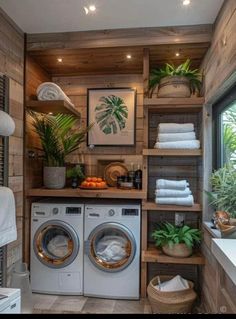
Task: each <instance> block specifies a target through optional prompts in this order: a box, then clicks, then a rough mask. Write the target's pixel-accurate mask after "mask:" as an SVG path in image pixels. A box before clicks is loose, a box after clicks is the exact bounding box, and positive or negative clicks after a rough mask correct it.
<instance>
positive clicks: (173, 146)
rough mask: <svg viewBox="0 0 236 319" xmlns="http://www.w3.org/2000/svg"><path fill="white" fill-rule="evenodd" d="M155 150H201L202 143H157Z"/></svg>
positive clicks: (196, 141)
mask: <svg viewBox="0 0 236 319" xmlns="http://www.w3.org/2000/svg"><path fill="white" fill-rule="evenodd" d="M154 148H159V149H188V150H193V149H199V148H200V141H198V140H195V141H179V142H165V143H159V142H157V143H156V144H155V146H154Z"/></svg>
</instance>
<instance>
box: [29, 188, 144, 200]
mask: <svg viewBox="0 0 236 319" xmlns="http://www.w3.org/2000/svg"><path fill="white" fill-rule="evenodd" d="M26 195H27V196H28V197H30V196H32V197H34V196H35V197H86V198H114V199H116V198H123V199H145V198H146V196H147V194H146V192H145V191H142V190H136V189H132V190H121V189H117V188H113V187H109V188H108V189H105V190H89V189H88V190H87V189H86V190H84V189H79V188H77V189H72V188H64V189H47V188H32V189H29V190H28V191H27V193H26Z"/></svg>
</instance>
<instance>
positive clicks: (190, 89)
mask: <svg viewBox="0 0 236 319" xmlns="http://www.w3.org/2000/svg"><path fill="white" fill-rule="evenodd" d="M190 66H191V61H190V59H187V60H186V61H185V62H184V63H183V64H180V65H179V66H177V67H175V66H174V65H173V64H169V63H166V65H165V67H164V68H162V69H153V70H152V71H151V74H150V80H149V96H150V97H152V94H153V91H154V90H155V89H156V87H157V86H158V89H159V91H158V96H159V97H190V96H191V94H195V93H196V92H198V93H200V90H201V87H202V80H201V78H202V75H201V73H200V72H199V70H198V69H194V70H191V69H190Z"/></svg>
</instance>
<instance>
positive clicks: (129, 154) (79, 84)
mask: <svg viewBox="0 0 236 319" xmlns="http://www.w3.org/2000/svg"><path fill="white" fill-rule="evenodd" d="M53 81H54V82H55V83H57V84H58V85H60V86H61V88H62V89H63V90H64V91H65V93H66V94H67V95H68V96H69V97H70V98H71V100H72V102H73V103H74V104H75V107H76V109H77V110H78V111H79V112H80V113H81V117H82V118H81V125H82V126H85V125H86V123H87V89H88V88H108V87H109V88H116V87H132V88H136V89H137V117H136V146H135V147H95V149H93V150H90V149H89V148H87V146H86V143H84V144H83V145H82V146H81V149H80V151H79V152H75V154H73V155H71V156H69V157H68V161H69V162H71V163H77V162H78V161H79V160H80V156H79V154H83V157H84V161H85V164H86V173H87V174H88V175H97V174H98V171H97V168H98V166H97V163H98V162H97V161H98V160H111V161H113V160H118V161H120V160H121V161H124V162H125V164H126V165H127V166H128V167H130V165H131V163H134V164H141V165H142V155H141V154H142V149H143V78H142V75H103V76H80V77H56V78H53Z"/></svg>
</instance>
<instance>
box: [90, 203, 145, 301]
mask: <svg viewBox="0 0 236 319" xmlns="http://www.w3.org/2000/svg"><path fill="white" fill-rule="evenodd" d="M140 211H141V210H140V205H139V204H137V205H136V204H132V205H131V204H130V205H129V204H127V203H126V204H123V205H122V204H119V205H114V206H112V205H110V206H109V205H102V204H101V205H85V237H84V238H85V246H84V295H85V296H93V297H101V298H109V299H111V298H112V299H139V295H140V294H139V291H140V288H139V287H140Z"/></svg>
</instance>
